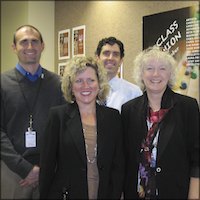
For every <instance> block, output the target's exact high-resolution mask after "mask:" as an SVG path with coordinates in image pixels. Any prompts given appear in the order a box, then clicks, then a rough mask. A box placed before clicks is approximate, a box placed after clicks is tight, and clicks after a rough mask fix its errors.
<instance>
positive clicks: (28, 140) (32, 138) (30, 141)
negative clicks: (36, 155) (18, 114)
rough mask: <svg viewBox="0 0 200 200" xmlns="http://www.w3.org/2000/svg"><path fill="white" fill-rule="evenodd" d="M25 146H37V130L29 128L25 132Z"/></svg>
mask: <svg viewBox="0 0 200 200" xmlns="http://www.w3.org/2000/svg"><path fill="white" fill-rule="evenodd" d="M25 146H26V147H36V132H35V131H32V130H28V131H26V133H25Z"/></svg>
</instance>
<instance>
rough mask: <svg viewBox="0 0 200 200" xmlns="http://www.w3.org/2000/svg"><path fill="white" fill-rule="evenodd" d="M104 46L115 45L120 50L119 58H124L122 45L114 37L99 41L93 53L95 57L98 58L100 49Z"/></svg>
mask: <svg viewBox="0 0 200 200" xmlns="http://www.w3.org/2000/svg"><path fill="white" fill-rule="evenodd" d="M106 44H109V45H114V44H117V45H118V46H119V49H120V57H121V58H123V57H124V44H123V43H122V42H121V41H120V40H118V39H116V38H115V37H108V38H103V39H102V40H100V41H99V44H98V46H97V49H96V51H95V55H97V56H100V54H101V51H102V47H103V46H104V45H106Z"/></svg>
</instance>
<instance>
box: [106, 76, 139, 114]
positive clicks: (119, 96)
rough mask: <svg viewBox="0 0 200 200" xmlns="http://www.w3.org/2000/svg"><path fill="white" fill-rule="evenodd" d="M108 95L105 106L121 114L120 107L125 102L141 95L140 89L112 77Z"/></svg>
mask: <svg viewBox="0 0 200 200" xmlns="http://www.w3.org/2000/svg"><path fill="white" fill-rule="evenodd" d="M109 85H110V87H111V88H110V93H109V95H108V97H107V100H106V106H108V107H111V108H115V109H117V110H119V111H120V112H121V106H122V105H123V104H124V103H126V102H127V101H129V100H131V99H134V98H136V97H138V96H141V95H142V91H141V89H140V88H139V87H138V86H137V85H134V84H132V83H130V82H128V81H126V80H124V79H121V78H118V77H114V78H112V79H111V80H110V81H109Z"/></svg>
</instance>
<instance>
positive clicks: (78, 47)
mask: <svg viewBox="0 0 200 200" xmlns="http://www.w3.org/2000/svg"><path fill="white" fill-rule="evenodd" d="M74 56H85V25H82V26H77V27H74V28H72V57H74Z"/></svg>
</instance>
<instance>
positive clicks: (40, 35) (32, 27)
mask: <svg viewBox="0 0 200 200" xmlns="http://www.w3.org/2000/svg"><path fill="white" fill-rule="evenodd" d="M24 27H28V28H30V29H33V30H35V31H36V32H38V34H39V38H40V42H41V43H43V42H44V41H43V38H42V34H41V33H40V31H39V30H38V29H37V28H35V27H34V26H32V25H29V24H26V25H22V26H20V27H19V28H17V29H16V31H15V33H14V36H13V43H14V44H15V45H16V33H17V31H19V30H20V29H22V28H24Z"/></svg>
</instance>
